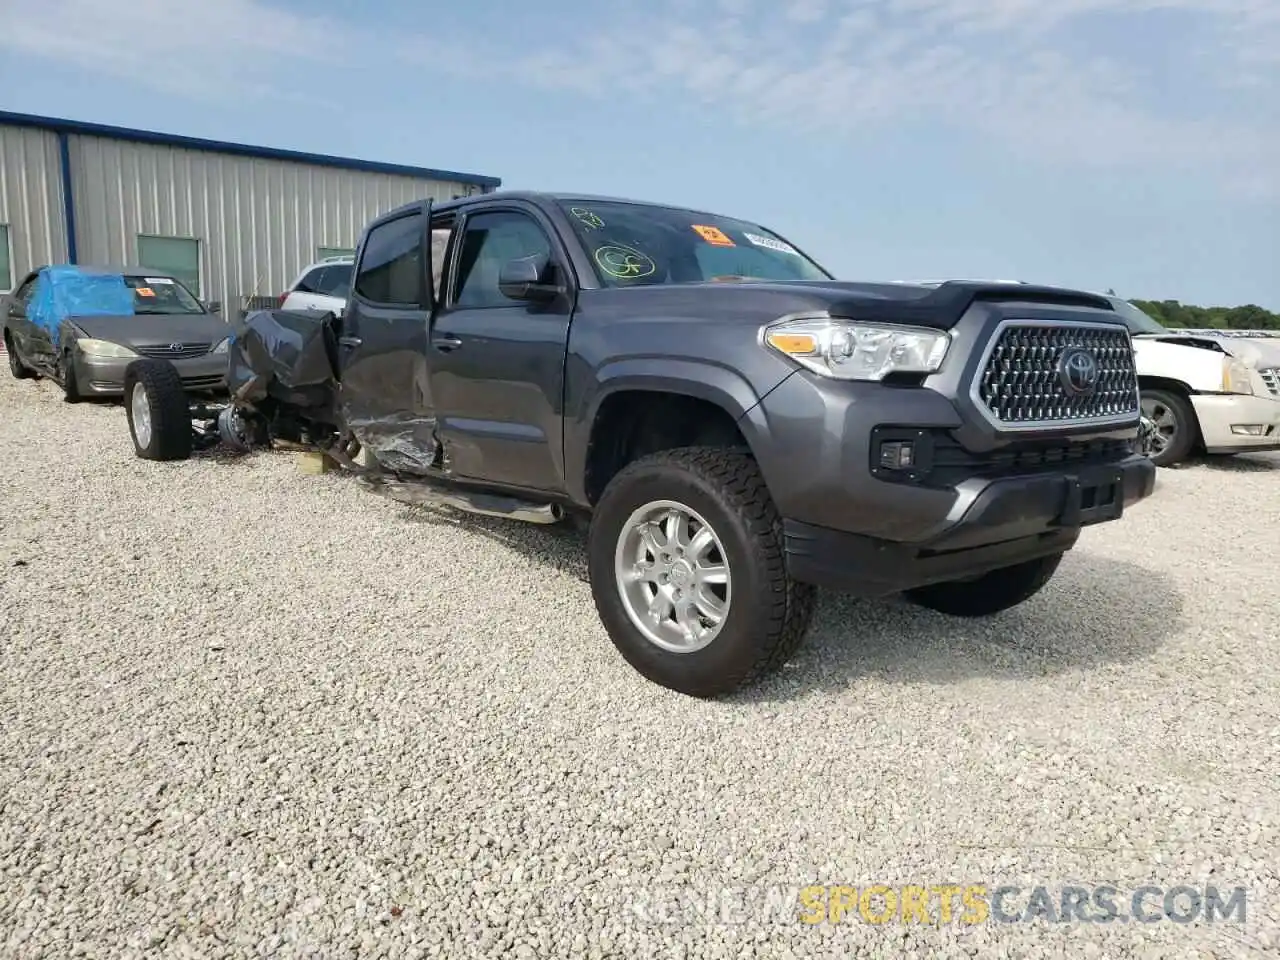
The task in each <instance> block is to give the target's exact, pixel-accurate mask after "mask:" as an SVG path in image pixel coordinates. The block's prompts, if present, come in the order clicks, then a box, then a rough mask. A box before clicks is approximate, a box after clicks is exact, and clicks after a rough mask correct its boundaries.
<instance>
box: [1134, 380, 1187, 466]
mask: <svg viewBox="0 0 1280 960" xmlns="http://www.w3.org/2000/svg"><path fill="white" fill-rule="evenodd" d="M1142 412H1143V413H1145V414H1146V415H1147V416H1148V417H1150V418H1151V419H1152V420H1154V421H1155V422H1156V427H1157V430H1158V431H1159V433H1160V437H1159V438H1157V440H1156V443H1157V445H1158V446H1157V451H1156V452H1155V453H1153V454H1152V456H1151V462H1152V463H1154V464H1155V465H1156V466H1157V467H1171V466H1173V465H1174V464H1175V463H1181V462H1182V461H1183V460H1186V459H1187V457H1188V456H1190V455H1191V451H1192V450H1194V449H1195V447H1196V445H1197V444H1198V443H1199V442H1200V421H1199V420H1197V419H1196V411H1195V408H1194V407H1192V406H1191V401H1190V400H1188V399H1187V398H1186V397H1185V396H1183V395H1182V394H1180V393H1174V392H1173V391H1171V390H1155V389H1143V390H1142ZM1162 424H1163V426H1162ZM1170 426H1171V427H1172V429H1170ZM1161 444H1162V445H1161Z"/></svg>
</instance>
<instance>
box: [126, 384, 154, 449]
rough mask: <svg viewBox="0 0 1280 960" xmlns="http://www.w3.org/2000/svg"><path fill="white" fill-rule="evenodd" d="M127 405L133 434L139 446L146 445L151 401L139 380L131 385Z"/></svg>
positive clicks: (148, 434)
mask: <svg viewBox="0 0 1280 960" xmlns="http://www.w3.org/2000/svg"><path fill="white" fill-rule="evenodd" d="M129 407H130V410H131V411H132V413H133V435H134V437H136V438H137V440H138V446H139V447H147V446H149V445H150V444H151V401H150V400H148V399H147V389H146V387H144V386H143V385H142V384H141V382H139V383H135V384H134V385H133V395H132V396H131V397H130V399H129Z"/></svg>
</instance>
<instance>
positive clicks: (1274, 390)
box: [1258, 367, 1280, 397]
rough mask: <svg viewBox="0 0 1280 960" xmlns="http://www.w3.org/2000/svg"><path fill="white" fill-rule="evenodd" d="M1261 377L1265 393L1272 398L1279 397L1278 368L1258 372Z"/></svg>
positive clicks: (1279, 372) (1279, 370)
mask: <svg viewBox="0 0 1280 960" xmlns="http://www.w3.org/2000/svg"><path fill="white" fill-rule="evenodd" d="M1258 373H1259V374H1261V375H1262V382H1263V383H1264V384H1266V387H1267V392H1268V393H1270V394H1271V395H1272V396H1273V397H1280V367H1268V368H1267V369H1265V370H1259V371H1258Z"/></svg>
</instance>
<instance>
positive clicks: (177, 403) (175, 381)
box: [124, 360, 192, 460]
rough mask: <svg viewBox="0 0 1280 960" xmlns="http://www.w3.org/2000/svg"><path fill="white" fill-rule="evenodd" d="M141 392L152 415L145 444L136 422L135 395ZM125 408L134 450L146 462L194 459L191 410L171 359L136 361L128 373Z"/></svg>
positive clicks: (125, 382)
mask: <svg viewBox="0 0 1280 960" xmlns="http://www.w3.org/2000/svg"><path fill="white" fill-rule="evenodd" d="M137 389H141V390H142V393H143V397H142V401H143V402H145V404H146V407H147V410H148V411H149V414H150V429H149V431H148V434H149V435H148V436H146V437H144V438H143V441H140V440H139V437H138V429H139V427H138V424H135V423H134V406H133V405H134V399H135V398H134V392H135V390H137ZM124 409H125V412H126V414H127V416H128V418H129V436H131V437H132V438H133V449H134V451H135V452H136V453H137V455H138V456H139V457H141V458H142V459H143V460H186V459H188V458H189V457H190V456H191V449H192V442H191V408H190V404H189V403H188V400H187V391H186V390H185V389H184V388H183V386H182V377H181V376H180V375H179V374H178V370H177V368H176V367H174V365H173V364H171V363H169V362H168V361H167V360H134V361H133V362H132V363H130V364H129V366H127V367H125V371H124Z"/></svg>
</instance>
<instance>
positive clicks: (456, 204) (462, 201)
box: [373, 190, 725, 223]
mask: <svg viewBox="0 0 1280 960" xmlns="http://www.w3.org/2000/svg"><path fill="white" fill-rule="evenodd" d="M424 199H425V198H424ZM494 199H498V200H528V201H529V202H531V203H542V204H555V203H566V202H577V201H581V202H583V203H629V204H634V205H635V206H641V207H664V208H666V209H668V210H687V211H689V212H690V213H700V214H707V215H710V216H725V214H718V213H716V212H715V211H714V210H704V209H702V208H700V207H691V206H688V205H686V204H682V203H663V202H660V201H656V200H636V199H633V198H631V197H612V196H605V195H600V194H591V193H565V192H552V191H545V190H498V191H496V192H494V193H479V194H475V195H474V196H470V197H458V198H456V199H453V200H446V201H443V202H440V203H434V202H433V203H432V205H431V208H432V210H441V211H447V210H460V209H462V208H464V207H468V206H471V205H473V204H476V203H481V202H484V201H489V200H494ZM421 204H422V201H421V200H415V201H414V202H413V203H405V204H401V205H400V206H398V207H396V208H395V209H394V210H388V211H387V212H386V213H384V214H382V215H380V216H379V217H378V218H377V220H375V221H373V222H375V223H376V222H380V221H382V220H390V219H394V218H395V217H397V216H400V215H401V214H404V213H407V212H409V211H410V210H416V209H417V208H418V207H419V206H420V205H421Z"/></svg>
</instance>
